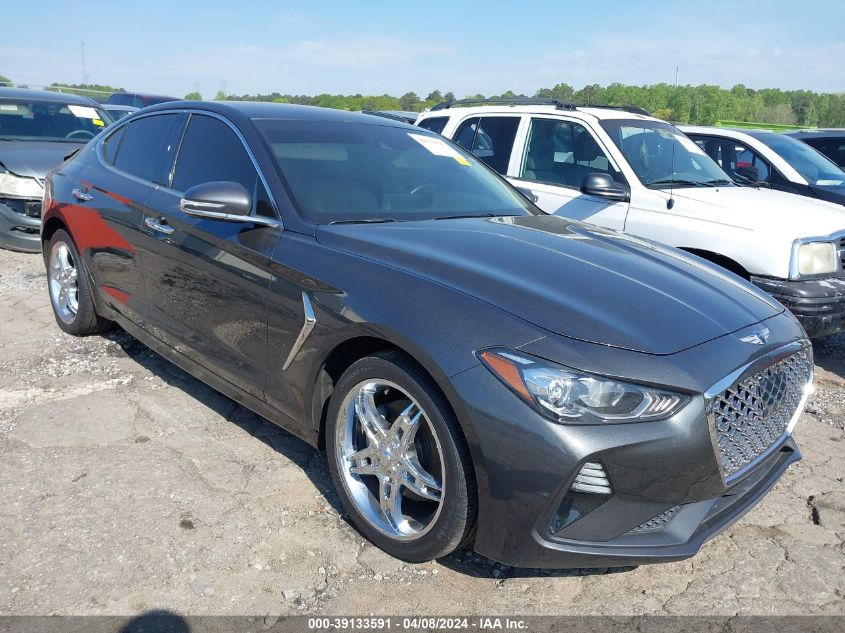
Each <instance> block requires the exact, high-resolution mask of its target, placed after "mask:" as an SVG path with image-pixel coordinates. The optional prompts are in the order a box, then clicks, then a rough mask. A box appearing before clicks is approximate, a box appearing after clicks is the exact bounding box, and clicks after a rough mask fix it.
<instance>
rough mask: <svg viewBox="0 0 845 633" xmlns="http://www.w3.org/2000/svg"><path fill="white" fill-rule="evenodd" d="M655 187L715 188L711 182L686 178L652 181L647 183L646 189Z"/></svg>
mask: <svg viewBox="0 0 845 633" xmlns="http://www.w3.org/2000/svg"><path fill="white" fill-rule="evenodd" d="M653 185H680V186H682V187H683V186H684V185H687V186H691V187H713V186H714V185H712V184H711V183H709V182H703V181H701V180H687V179H684V178H659V179H657V180H652V181H650V182H647V183H646V187H651V186H653Z"/></svg>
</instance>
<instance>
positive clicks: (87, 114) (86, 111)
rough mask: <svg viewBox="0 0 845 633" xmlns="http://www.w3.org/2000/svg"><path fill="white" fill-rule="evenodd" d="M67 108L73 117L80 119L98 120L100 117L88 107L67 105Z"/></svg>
mask: <svg viewBox="0 0 845 633" xmlns="http://www.w3.org/2000/svg"><path fill="white" fill-rule="evenodd" d="M67 108H68V110H70V111H71V112H72V113H73V115H74V116H75V117H77V118H80V119H99V118H100V115H99V114H97V111H96V110H95V109H94V108H89V107H88V106H80V105H69V106H68V107H67Z"/></svg>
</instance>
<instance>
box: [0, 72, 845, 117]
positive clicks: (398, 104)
mask: <svg viewBox="0 0 845 633" xmlns="http://www.w3.org/2000/svg"><path fill="white" fill-rule="evenodd" d="M4 84H5V85H13V84H12V81H11V80H10V79H8V78H7V77H4V76H2V75H0V85H4ZM50 88H51V89H54V90H68V91H73V92H76V93H77V94H88V95H89V96H92V97H94V98H97V99H98V100H102V98H103V95H104V94H110V93H112V92H124V91H125V90H124V89H123V88H115V87H113V86H107V85H95V84H60V83H54V84H51V86H50ZM526 96H531V97H546V98H554V99H559V100H561V101H567V102H573V103H576V104H579V105H587V104H605V105H617V106H636V107H639V108H643V109H645V110H647V111H649V112H651V113H652V114H654V116H656V117H658V118H661V119H666V120H668V121H677V122H681V123H692V124H698V125H714V124H715V123H716V122H717V121H725V120H730V121H749V122H755V123H768V124H778V125H800V126H806V127H845V93H818V92H813V91H811V90H781V89H779V88H763V89H760V90H755V89H752V88H746V87H745V86H743V85H742V84H737V85H736V86H734V87H733V88H721V87H719V86H713V85H707V84H702V85H699V86H691V85H685V86H674V85H671V84H666V83H659V84H653V85H644V86H630V85H625V84H622V83H612V84H610V85H608V86H600V85H599V84H590V85H588V86H584V87H583V88H580V89H579V90H575V89H574V88H573V87H572V86H570V85H569V84H567V83H559V84H557V85H555V86H554V87H552V88H540V89H539V90H537V91H536V92H535V93H534V94H532V95H524V94H517V93H514V92H511V91H508V92H505V93H503V94H500V95H482V94H474V95H465V98H472V99H483V98H485V97H487V98H508V97H526ZM185 98H186V99H192V100H201V99H202V94H200V92H198V91H193V92H189V93H188V94H187V95H185ZM214 98H215V100H218V101H222V100H236V101H272V102H276V103H296V104H302V105H313V106H321V107H324V108H336V109H340V110H409V111H415V112H420V111H422V110H425V109H426V108H430V107H432V106H434V105H436V104H438V103H441V102H443V101H452V100H454V99H455V94H454V93H452V92H445V93H442V92H440V91H439V90H433V91H432V92H430V93H429V94H428V95H426V97H425V98H423V97H421V96H419V95H417V94H416V93H415V92H406V93H405V94H403V95H402V96H399V97H396V96H392V95H388V94H383V95H362V94H354V95H341V94H334V95H333V94H318V95H313V96H312V95H294V94H283V93H280V92H271V93H269V94H243V95H236V94H228V93H226V92H224V91H223V90H219V91H218V92H217V94H216V95H215V97H214Z"/></svg>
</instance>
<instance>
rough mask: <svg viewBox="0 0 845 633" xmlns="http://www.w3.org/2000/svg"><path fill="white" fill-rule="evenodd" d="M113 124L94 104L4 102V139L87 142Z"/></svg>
mask: <svg viewBox="0 0 845 633" xmlns="http://www.w3.org/2000/svg"><path fill="white" fill-rule="evenodd" d="M111 122H112V121H111V118H110V117H109V115H108V114H106V112H105V111H104V110H102V109H101V108H99V107H97V106H95V105H93V104H92V105H80V104H75V103H71V104H68V103H62V102H61V101H38V100H32V99H0V140H12V141H64V142H68V143H86V142H88V141H89V140H91V139H92V138H94V137H95V136H96V135H97V134H99V133H100V130H102V129H103V128H104V127H105V126H106V125H108V124H109V123H111Z"/></svg>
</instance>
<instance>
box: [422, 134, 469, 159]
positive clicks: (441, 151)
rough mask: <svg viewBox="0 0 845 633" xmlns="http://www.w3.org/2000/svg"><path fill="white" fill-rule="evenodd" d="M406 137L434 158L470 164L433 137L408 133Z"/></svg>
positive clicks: (444, 143)
mask: <svg viewBox="0 0 845 633" xmlns="http://www.w3.org/2000/svg"><path fill="white" fill-rule="evenodd" d="M408 136H410V137H411V138H412V139H414V140H415V141H416V142H417V143H419V144H420V145H422V146H423V147H424V148H426V149H427V150H428V151H429V152H431V153H432V154H434V155H436V156H448V157H449V158H454V159H455V160H456V161H457V162H459V163H460V164H461V165H466V166H469V165H470V164H471V163H470V162H469V161H468V160H467V159H466V158H464V157H463V156H461V155H460V154H459V153H458V152H456V151H455V150H454V149H453V148H451V147H449V145H448V144H447V143H446V142H445V141H444V140H443V139H439V138H434V137H433V136H422V135H420V134H412V133H410V132H408Z"/></svg>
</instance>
